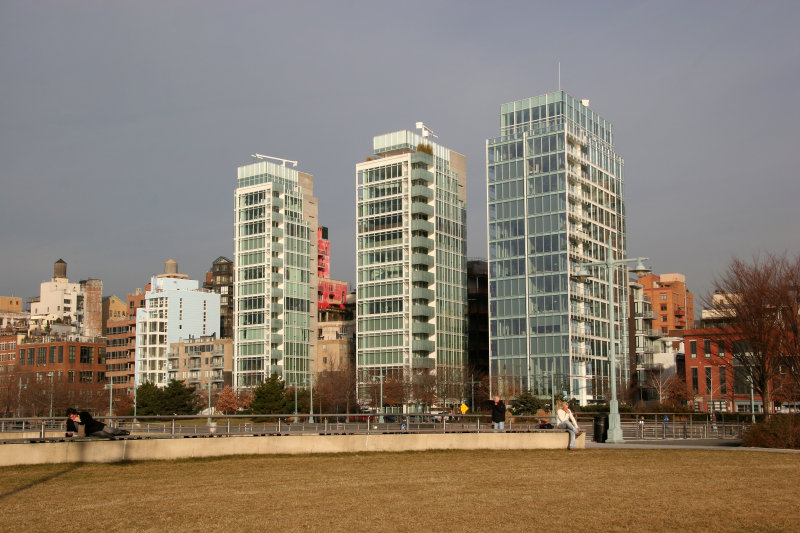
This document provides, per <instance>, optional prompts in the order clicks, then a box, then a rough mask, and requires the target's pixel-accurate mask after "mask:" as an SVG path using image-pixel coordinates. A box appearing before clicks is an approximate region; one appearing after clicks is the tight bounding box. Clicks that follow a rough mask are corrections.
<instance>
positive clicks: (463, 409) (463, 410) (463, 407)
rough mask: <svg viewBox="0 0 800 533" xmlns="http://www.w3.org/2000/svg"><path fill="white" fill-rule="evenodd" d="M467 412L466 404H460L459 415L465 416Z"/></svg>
mask: <svg viewBox="0 0 800 533" xmlns="http://www.w3.org/2000/svg"><path fill="white" fill-rule="evenodd" d="M467 411H469V407H467V404H465V403H462V404H461V414H462V415H465V414H467Z"/></svg>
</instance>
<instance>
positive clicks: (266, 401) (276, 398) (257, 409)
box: [250, 374, 294, 415]
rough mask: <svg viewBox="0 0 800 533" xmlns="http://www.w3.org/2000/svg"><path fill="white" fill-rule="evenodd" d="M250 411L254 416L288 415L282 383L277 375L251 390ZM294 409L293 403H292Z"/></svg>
mask: <svg viewBox="0 0 800 533" xmlns="http://www.w3.org/2000/svg"><path fill="white" fill-rule="evenodd" d="M250 409H251V411H252V412H253V413H256V414H265V415H268V414H284V413H288V412H289V411H288V410H287V405H286V394H285V392H284V383H283V381H282V380H281V379H280V378H279V377H278V375H277V374H272V376H270V378H269V379H268V380H266V381H264V382H262V383H261V385H259V386H258V387H256V388H255V389H254V390H253V400H252V401H251V402H250ZM292 409H294V401H293V403H292Z"/></svg>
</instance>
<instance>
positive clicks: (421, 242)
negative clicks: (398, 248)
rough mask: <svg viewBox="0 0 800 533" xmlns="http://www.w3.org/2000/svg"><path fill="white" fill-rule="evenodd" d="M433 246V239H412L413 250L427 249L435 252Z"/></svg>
mask: <svg viewBox="0 0 800 533" xmlns="http://www.w3.org/2000/svg"><path fill="white" fill-rule="evenodd" d="M433 246H434V243H433V239H429V238H428V237H411V247H412V248H426V249H428V250H433Z"/></svg>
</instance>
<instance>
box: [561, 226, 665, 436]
mask: <svg viewBox="0 0 800 533" xmlns="http://www.w3.org/2000/svg"><path fill="white" fill-rule="evenodd" d="M607 246H608V252H607V253H606V259H605V261H598V262H594V263H581V265H580V269H579V270H578V272H577V274H575V278H576V279H577V280H578V281H579V282H581V283H585V282H586V281H588V280H589V278H590V277H591V271H590V269H592V268H597V269H598V270H600V269H602V268H605V273H606V282H607V283H608V303H609V313H608V315H609V322H610V327H609V341H610V343H609V350H608V373H609V378H610V379H609V382H610V385H611V386H610V388H611V400H610V401H609V405H608V411H609V413H608V438H607V439H606V442H611V443H621V442H625V439H623V438H622V426H621V424H620V419H619V402H618V401H617V354H616V348H615V338H614V336H615V331H614V329H615V326H616V317H615V313H614V306H615V301H614V300H615V295H616V291H615V290H614V271H615V270H616V269H617V268H618V267H620V266H622V265H627V264H628V263H633V262H634V261H635V262H636V267H634V268H633V270H632V271H633V272H634V273H635V274H636V275H637V276H643V275H645V274H647V273H648V272H650V271H651V270H650V269H649V268H647V267H646V266H644V261H647V260H648V259H649V258H647V257H635V258H625V257H623V258H620V259H612V256H613V250H612V248H611V243H610V241H609V243H608V244H607ZM626 278H627V276H626Z"/></svg>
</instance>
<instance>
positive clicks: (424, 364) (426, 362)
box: [411, 357, 436, 368]
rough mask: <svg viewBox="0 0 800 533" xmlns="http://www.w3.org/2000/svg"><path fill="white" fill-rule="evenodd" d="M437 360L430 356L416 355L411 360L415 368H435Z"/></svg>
mask: <svg viewBox="0 0 800 533" xmlns="http://www.w3.org/2000/svg"><path fill="white" fill-rule="evenodd" d="M435 363H436V361H434V360H433V359H432V358H430V357H414V358H413V359H412V360H411V366H412V367H413V368H433V367H434V365H435Z"/></svg>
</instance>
